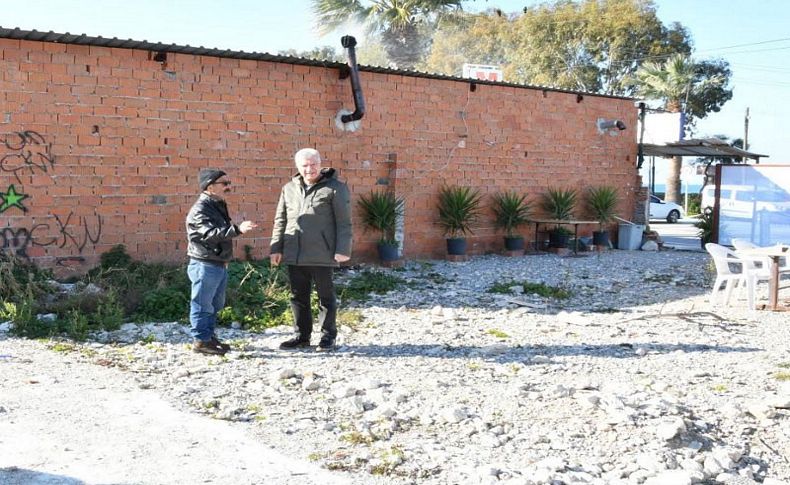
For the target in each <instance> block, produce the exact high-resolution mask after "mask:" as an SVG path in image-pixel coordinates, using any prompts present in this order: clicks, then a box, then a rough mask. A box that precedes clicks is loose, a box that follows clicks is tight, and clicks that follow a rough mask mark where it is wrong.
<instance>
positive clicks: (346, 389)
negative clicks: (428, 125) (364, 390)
mask: <svg viewBox="0 0 790 485" xmlns="http://www.w3.org/2000/svg"><path fill="white" fill-rule="evenodd" d="M331 392H332V395H333V396H335V397H336V398H337V399H343V398H345V397H351V396H354V395H356V394H357V389H356V388H355V387H354V386H349V385H348V384H345V383H343V382H336V383H334V384H332V389H331Z"/></svg>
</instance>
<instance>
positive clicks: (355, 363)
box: [0, 251, 790, 485]
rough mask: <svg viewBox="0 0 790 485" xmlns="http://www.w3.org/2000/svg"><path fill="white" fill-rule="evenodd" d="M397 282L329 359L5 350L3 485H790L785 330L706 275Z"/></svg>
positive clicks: (782, 316)
mask: <svg viewBox="0 0 790 485" xmlns="http://www.w3.org/2000/svg"><path fill="white" fill-rule="evenodd" d="M359 271H360V270H355V271H349V272H346V273H345V274H344V275H343V276H342V278H348V277H351V276H353V275H354V274H355V272H359ZM386 272H387V273H388V274H391V275H396V276H398V277H400V278H402V279H403V280H404V282H405V284H404V285H403V286H402V288H400V289H398V290H396V291H393V292H391V293H388V294H385V295H378V296H375V297H374V298H372V299H370V300H369V301H367V302H365V303H352V302H347V303H344V305H343V307H344V316H343V320H344V322H346V324H345V325H343V326H341V335H340V338H339V343H340V346H339V348H338V350H337V351H336V352H334V353H331V354H325V353H316V352H313V351H309V350H305V351H294V352H284V351H279V350H276V347H277V344H278V343H279V342H280V341H281V340H283V339H284V338H286V337H287V336H288V334H289V329H286V328H276V329H271V330H269V331H267V332H265V333H263V334H248V333H246V332H244V331H242V330H233V329H223V330H222V332H223V333H222V335H221V336H222V337H223V338H224V339H228V340H230V341H231V343H232V344H233V346H234V351H233V352H231V353H229V354H228V355H227V356H226V357H224V358H220V357H205V356H201V355H196V354H194V353H192V352H191V351H190V350H189V347H188V345H187V343H188V340H189V338H188V335H187V333H186V329H185V327H183V326H181V325H177V324H141V325H135V324H128V325H125V326H124V328H122V329H121V330H120V331H118V332H114V333H112V334H102V335H97V336H95V339H94V341H92V342H88V343H84V344H73V343H68V342H66V343H62V342H61V343H58V342H31V341H20V340H16V339H12V338H5V339H4V340H0V369H2V373H0V467H9V466H16V467H18V468H19V469H18V470H10V471H9V470H8V469H6V470H5V471H0V481H2V480H3V479H4V475H3V474H4V473H5V474H6V476H10V477H12V479H17V480H18V481H17V483H30V482H29V481H26V480H27V479H26V478H24V474H33V475H35V476H38V477H39V478H40V479H41V480H42V481H40V482H38V483H79V482H78V480H82V481H84V482H86V483H107V482H111V483H116V482H123V483H194V482H198V481H205V480H210V481H214V482H218V483H267V484H268V483H274V484H279V483H283V484H288V483H331V482H330V481H329V480H330V479H329V478H326V477H327V474H331V475H330V476H331V477H332V479H335V480H336V481H337V483H354V484H407V483H413V484H450V483H458V484H467V483H469V484H472V483H475V484H477V483H483V484H489V483H491V484H493V483H508V484H522V485H532V484H550V483H553V484H571V483H590V484H615V485H616V484H642V483H644V484H647V485H658V484H667V485H682V484H686V483H688V484H691V483H730V484H751V483H766V484H773V485H777V484H782V483H790V463H789V462H788V457H790V420H788V415H789V414H788V409H789V408H790V385H789V384H788V382H790V344H789V343H788V342H790V339H788V333H790V330H789V329H790V314H788V313H782V312H767V311H756V312H750V311H747V310H746V309H745V306H746V305H745V301H744V299H743V295H736V296H741V298H740V299H736V298H733V301H732V302H731V306H728V307H725V306H721V305H719V306H716V307H711V306H710V305H709V304H708V302H707V297H708V295H709V293H710V291H709V288H710V284H711V281H712V277H711V274H710V262H709V258H708V257H707V255H706V254H704V253H696V252H681V251H665V252H658V253H655V252H643V251H610V252H606V253H602V254H600V255H592V256H588V257H579V258H558V257H556V256H551V255H545V256H527V257H522V258H503V257H498V256H485V257H479V258H473V259H472V260H471V261H470V262H467V263H447V262H443V261H431V262H411V263H409V264H408V265H407V267H406V268H405V269H403V270H387V271H386ZM524 282H528V283H535V284H544V285H548V286H552V287H557V288H560V289H562V290H564V291H566V292H568V293H569V296H568V297H567V298H556V297H555V298H552V297H543V296H539V295H536V294H531V292H527V293H524V292H523V290H522V286H521V284H520V283H524ZM516 283H519V284H516ZM785 284H786V281H785ZM493 285H497V286H498V287H499V288H500V289H502V290H505V291H508V293H491V292H489V291H488V290H489V289H490V288H491V287H492V286H493ZM508 288H509V290H508ZM760 294H761V295H763V297H765V294H766V289H765V288H764V287H763V288H761V289H760ZM787 296H788V294H787V293H786V290H783V292H782V294H780V297H781V298H783V299H786V298H787ZM6 327H7V326H6ZM1 328H3V327H2V326H0V329H1ZM3 338H4V337H3V333H2V332H0V339H3ZM32 403H36V404H35V405H32ZM44 416H46V418H45V419H41V418H42V417H44ZM9 437H12V438H9ZM215 440H217V441H215ZM20 442H21V443H23V446H20V445H19V444H18V443H20ZM206 445H209V446H206ZM268 447H271V448H268ZM275 450H276V451H275ZM286 456H287V457H289V458H285V457H286ZM319 467H320V468H319ZM321 468H322V469H321ZM26 470H27V471H26ZM329 470H332V471H331V472H330V471H329ZM300 473H303V474H304V475H300ZM266 474H268V475H266ZM322 474H323V475H322ZM20 476H23V478H22V479H19V478H18V477H20ZM53 476H54V478H53ZM58 476H59V477H58ZM14 477H17V478H14ZM42 477H43V478H42ZM199 478H200V479H199ZM45 479H46V480H50V479H52V480H50V481H43V480H45ZM58 480H60V481H58ZM69 480H72V481H69ZM310 480H313V481H312V482H311V481H310ZM12 483H13V482H12ZM33 483H36V482H33Z"/></svg>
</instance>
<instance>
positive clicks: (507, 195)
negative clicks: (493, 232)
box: [493, 192, 529, 251]
mask: <svg viewBox="0 0 790 485" xmlns="http://www.w3.org/2000/svg"><path fill="white" fill-rule="evenodd" d="M526 199H527V196H526V195H518V194H517V193H515V192H500V193H498V194H494V197H493V210H494V225H495V226H496V227H497V228H498V229H502V230H504V231H505V249H506V250H508V251H522V250H523V249H524V236H522V235H520V234H516V233H515V231H516V229H518V228H519V227H521V226H523V225H524V224H526V223H527V222H528V220H529V219H528V217H529V203H528V202H527V201H526Z"/></svg>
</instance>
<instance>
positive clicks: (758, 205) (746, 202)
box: [701, 185, 790, 219]
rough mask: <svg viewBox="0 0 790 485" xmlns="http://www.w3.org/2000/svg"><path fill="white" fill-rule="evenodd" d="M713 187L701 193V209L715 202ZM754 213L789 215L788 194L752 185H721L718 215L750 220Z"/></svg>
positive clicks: (789, 195) (789, 196) (711, 205)
mask: <svg viewBox="0 0 790 485" xmlns="http://www.w3.org/2000/svg"><path fill="white" fill-rule="evenodd" d="M715 191H716V187H715V186H708V187H705V190H703V191H702V204H701V205H702V208H703V209H704V208H706V207H711V208H713V204H714V201H715ZM755 211H758V212H759V211H768V212H784V213H790V194H788V193H787V192H785V191H783V190H777V189H775V188H766V187H755V186H754V185H722V186H721V191H720V194H719V213H720V214H721V215H722V216H724V217H733V218H741V219H751V218H753V217H754V212H755Z"/></svg>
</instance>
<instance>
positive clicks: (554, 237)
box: [549, 231, 571, 248]
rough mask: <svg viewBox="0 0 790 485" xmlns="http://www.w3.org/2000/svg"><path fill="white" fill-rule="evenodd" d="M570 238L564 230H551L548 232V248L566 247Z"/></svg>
mask: <svg viewBox="0 0 790 485" xmlns="http://www.w3.org/2000/svg"><path fill="white" fill-rule="evenodd" d="M570 240H571V236H570V234H567V233H564V232H557V231H552V232H550V233H549V247H550V248H567V247H568V241H570Z"/></svg>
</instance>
